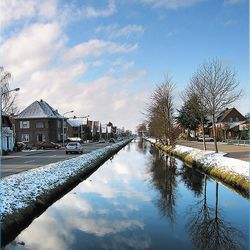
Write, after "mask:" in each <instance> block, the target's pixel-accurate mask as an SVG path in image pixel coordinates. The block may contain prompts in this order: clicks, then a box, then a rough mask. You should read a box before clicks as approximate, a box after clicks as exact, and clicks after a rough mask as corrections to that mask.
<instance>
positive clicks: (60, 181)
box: [0, 139, 132, 246]
mask: <svg viewBox="0 0 250 250" xmlns="http://www.w3.org/2000/svg"><path fill="white" fill-rule="evenodd" d="M131 140H132V139H128V140H125V141H122V142H118V143H115V144H113V145H111V146H108V147H105V148H102V149H100V150H96V151H93V152H91V153H89V154H85V155H81V156H79V157H76V158H72V159H69V160H66V161H61V162H57V163H52V164H49V165H47V166H44V167H40V168H37V169H32V170H30V171H26V172H22V173H20V174H16V175H12V176H8V177H5V178H2V179H1V180H0V192H1V193H0V203H1V207H0V219H1V246H4V245H6V244H8V243H9V242H10V241H12V240H13V239H14V238H15V237H16V236H17V235H18V234H19V233H20V232H21V231H22V230H23V229H24V228H26V227H27V226H28V225H29V224H30V223H31V222H32V221H33V219H34V218H36V217H38V216H39V215H40V214H42V213H43V212H44V211H45V210H46V209H47V208H48V207H49V206H50V205H51V204H53V203H54V202H55V201H56V200H58V199H60V198H61V197H62V196H63V195H65V194H66V193H67V192H69V191H70V190H71V189H73V188H74V187H75V186H77V185H78V184H79V183H80V182H82V181H83V180H84V179H86V178H87V177H88V176H89V175H91V174H92V173H93V172H94V171H96V169H98V168H99V167H100V166H101V164H103V163H104V162H105V161H106V160H108V159H109V158H110V157H112V156H113V155H114V154H116V153H117V152H118V151H119V150H120V149H122V148H123V147H124V146H125V145H127V144H128V143H129V142H130V141H131Z"/></svg>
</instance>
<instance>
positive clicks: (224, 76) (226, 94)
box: [191, 59, 242, 152]
mask: <svg viewBox="0 0 250 250" xmlns="http://www.w3.org/2000/svg"><path fill="white" fill-rule="evenodd" d="M191 86H192V90H193V92H194V93H196V94H197V95H198V96H199V98H200V100H201V104H202V106H203V107H204V108H205V109H206V110H207V111H208V114H209V115H210V116H211V117H212V124H213V134H214V143H215V151H216V152H218V145H217V128H216V116H217V115H218V114H219V113H220V112H221V111H222V110H224V109H225V108H226V107H228V106H229V105H230V104H232V103H233V102H235V101H236V100H238V99H239V98H240V96H241V95H242V90H238V87H239V82H238V81H237V80H236V74H235V72H233V71H232V70H231V69H230V68H229V67H225V66H223V65H222V63H221V62H220V61H219V60H218V59H214V60H211V61H208V62H207V63H204V64H203V65H201V66H200V68H199V69H198V71H197V72H196V73H195V74H194V76H193V78H192V83H191Z"/></svg>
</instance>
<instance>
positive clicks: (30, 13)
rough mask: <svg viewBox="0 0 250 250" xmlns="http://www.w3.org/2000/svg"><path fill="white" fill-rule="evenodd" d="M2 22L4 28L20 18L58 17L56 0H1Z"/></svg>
mask: <svg viewBox="0 0 250 250" xmlns="http://www.w3.org/2000/svg"><path fill="white" fill-rule="evenodd" d="M0 13H1V15H0V22H1V26H2V29H4V28H6V27H7V26H8V25H10V24H12V23H14V22H16V21H19V20H22V21H24V20H26V21H27V20H31V19H32V18H34V17H36V18H41V19H51V18H54V17H57V1H56V0H43V1H36V0H1V1H0Z"/></svg>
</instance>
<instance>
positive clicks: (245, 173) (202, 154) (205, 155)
mask: <svg viewBox="0 0 250 250" xmlns="http://www.w3.org/2000/svg"><path fill="white" fill-rule="evenodd" d="M147 140H148V141H150V142H151V143H155V142H156V141H155V139H153V138H147ZM172 152H173V153H174V154H188V155H189V156H190V157H191V158H192V159H193V160H195V161H196V162H198V163H201V164H203V165H204V166H205V167H207V168H209V167H216V168H218V169H219V170H221V171H223V172H230V173H232V174H236V175H240V176H242V177H246V178H249V163H248V162H246V161H242V160H238V159H234V158H229V157H225V156H224V155H225V153H215V152H214V151H208V150H200V149H196V148H191V147H187V146H182V145H176V146H175V148H174V149H173V151H172Z"/></svg>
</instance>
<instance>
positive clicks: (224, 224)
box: [6, 141, 249, 250]
mask: <svg viewBox="0 0 250 250" xmlns="http://www.w3.org/2000/svg"><path fill="white" fill-rule="evenodd" d="M248 223H249V220H248V200H247V199H245V198H243V197H241V196H240V195H238V194H237V193H235V192H233V191H231V190H229V189H227V188H226V187H224V186H223V185H221V184H218V183H216V182H215V181H214V180H212V179H210V178H208V177H207V176H205V175H203V174H201V173H199V172H196V171H195V170H193V169H192V168H189V167H187V166H185V165H184V164H183V163H182V162H181V161H179V160H177V159H175V158H170V157H167V156H166V155H164V154H162V153H161V152H159V151H158V150H156V149H155V148H153V147H152V146H151V145H150V144H149V143H147V142H141V141H137V142H132V143H130V144H129V145H127V146H126V147H125V148H123V149H122V150H121V151H120V152H119V153H118V154H117V155H115V156H114V158H113V159H111V160H109V161H107V162H106V163H105V164H103V165H102V166H101V167H100V168H99V169H98V170H97V171H96V172H95V173H93V174H92V175H91V176H90V177H89V178H88V179H86V180H85V181H83V182H82V183H80V184H79V185H78V186H77V187H76V188H74V189H73V190H72V191H71V192H69V193H68V194H67V195H65V196H64V197H63V198H61V199H60V200H58V201H57V202H56V203H54V204H53V205H52V206H51V207H50V208H48V209H47V210H46V211H45V212H44V213H43V214H42V215H41V216H40V217H38V218H37V219H35V220H34V221H33V222H32V224H31V225H30V226H29V227H28V228H26V229H25V230H24V231H23V232H21V233H20V235H19V236H18V237H17V238H16V239H15V240H14V241H13V242H11V243H10V244H9V245H8V246H7V247H6V248H7V249H38V250H39V249H53V250H54V249H58V250H64V249H73V250H74V249H76V250H79V249H98V250H99V249H159V250H164V249H170V250H172V249H210V250H211V249H248V247H249V245H248V238H249V233H248Z"/></svg>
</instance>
